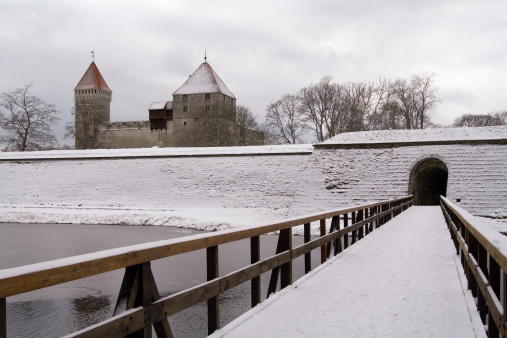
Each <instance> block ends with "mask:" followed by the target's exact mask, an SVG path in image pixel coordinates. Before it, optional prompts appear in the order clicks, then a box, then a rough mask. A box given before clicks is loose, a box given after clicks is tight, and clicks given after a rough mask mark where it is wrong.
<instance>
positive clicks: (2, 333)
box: [0, 298, 7, 338]
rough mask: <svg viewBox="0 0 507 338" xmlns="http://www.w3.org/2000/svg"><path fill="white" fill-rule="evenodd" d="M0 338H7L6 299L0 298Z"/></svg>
mask: <svg viewBox="0 0 507 338" xmlns="http://www.w3.org/2000/svg"><path fill="white" fill-rule="evenodd" d="M0 338H7V298H0Z"/></svg>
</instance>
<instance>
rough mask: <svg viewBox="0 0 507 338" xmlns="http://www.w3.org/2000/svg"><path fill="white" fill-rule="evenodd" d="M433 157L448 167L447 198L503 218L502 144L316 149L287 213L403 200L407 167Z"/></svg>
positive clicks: (506, 168)
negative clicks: (395, 199) (387, 200)
mask: <svg viewBox="0 0 507 338" xmlns="http://www.w3.org/2000/svg"><path fill="white" fill-rule="evenodd" d="M426 158H437V159H439V160H441V161H442V162H444V163H445V165H446V166H447V168H448V182H447V197H448V198H449V199H450V200H451V201H453V202H457V200H458V199H459V200H460V202H458V203H457V204H458V205H460V206H462V207H463V208H465V209H466V210H467V211H469V212H471V213H473V214H475V215H488V216H495V215H497V216H500V215H502V214H503V215H504V216H507V207H506V206H505V201H506V192H507V161H505V158H507V144H505V143H504V144H486V143H476V144H474V143H473V142H471V143H470V144H448V145H445V144H440V145H438V144H435V145H432V144H424V143H423V144H421V145H412V146H393V147H383V146H375V145H371V146H368V147H362V148H361V147H354V146H350V147H336V148H333V146H330V147H322V146H320V147H319V146H318V145H317V146H316V149H315V150H314V152H313V154H312V156H311V157H310V159H309V163H308V165H307V168H308V169H307V172H306V173H305V176H304V179H303V180H302V182H301V183H300V189H299V190H298V193H297V194H296V196H295V199H294V202H293V204H292V206H291V210H290V211H289V213H290V214H304V213H308V212H316V211H318V210H328V209H334V208H341V207H345V206H351V205H357V204H362V203H367V202H376V201H381V200H386V199H391V198H397V197H402V196H405V195H407V194H409V193H411V192H409V191H408V189H409V180H410V173H411V170H412V168H414V166H416V165H417V164H418V163H419V162H420V161H422V160H424V159H426Z"/></svg>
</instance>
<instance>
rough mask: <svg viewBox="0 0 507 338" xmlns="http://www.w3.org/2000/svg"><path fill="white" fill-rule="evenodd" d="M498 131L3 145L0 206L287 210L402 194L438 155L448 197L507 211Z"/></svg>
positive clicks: (470, 207) (488, 211) (505, 135)
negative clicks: (264, 142)
mask: <svg viewBox="0 0 507 338" xmlns="http://www.w3.org/2000/svg"><path fill="white" fill-rule="evenodd" d="M496 128H500V127H496ZM140 130H142V129H140ZM497 131H500V132H499V133H497V135H494V136H493V137H491V139H482V140H481V139H480V138H479V139H470V138H473V137H469V140H457V139H456V140H450V141H449V140H448V141H438V140H437V141H429V142H427V141H425V142H420V141H410V142H394V143H382V142H377V143H361V144H359V143H358V144H353V143H346V142H342V141H340V140H337V141H335V142H334V143H333V140H331V142H326V143H323V144H320V145H315V146H314V148H313V147H312V146H309V145H293V146H259V147H223V148H170V149H168V148H163V149H137V150H135V151H134V150H129V152H131V153H129V152H127V150H103V151H102V152H100V151H98V152H97V151H88V152H84V153H81V152H79V151H69V152H35V153H4V154H1V155H0V171H1V172H2V175H1V176H0V185H1V186H2V194H0V206H11V207H13V206H14V207H23V206H29V205H38V206H41V207H54V206H57V207H60V208H112V209H115V208H116V209H122V208H139V209H143V208H145V209H156V210H170V209H194V210H196V213H199V212H200V210H202V209H206V208H220V209H231V210H232V209H237V208H245V209H252V210H261V209H262V210H271V211H273V212H275V211H276V212H277V213H279V214H283V215H285V216H288V217H292V216H295V215H300V214H305V213H314V212H317V211H320V210H329V209H337V208H342V207H345V206H350V205H357V204H362V203H368V202H376V201H381V200H386V199H391V198H397V197H402V196H405V195H407V194H409V192H410V191H409V185H410V176H411V172H412V171H413V170H414V168H415V167H417V165H418V164H419V163H421V162H422V161H425V160H427V159H435V160H438V161H441V162H443V163H444V164H445V166H446V168H447V170H448V182H447V197H448V198H449V199H450V200H451V201H453V202H455V203H456V202H457V204H458V205H460V206H461V207H463V208H464V209H466V210H467V211H469V212H471V213H473V214H475V215H482V216H490V217H507V208H506V203H505V202H506V199H507V194H506V192H507V161H506V160H505V159H506V158H507V128H503V129H502V128H500V129H497ZM428 133H432V131H428ZM488 133H489V134H490V132H489V131H488V130H485V134H486V135H489V134H488ZM104 154H106V155H107V156H105V157H103V156H104Z"/></svg>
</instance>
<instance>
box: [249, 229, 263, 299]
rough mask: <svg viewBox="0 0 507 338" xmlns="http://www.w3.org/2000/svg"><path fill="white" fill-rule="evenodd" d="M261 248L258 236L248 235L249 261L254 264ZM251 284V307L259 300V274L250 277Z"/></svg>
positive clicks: (259, 257)
mask: <svg viewBox="0 0 507 338" xmlns="http://www.w3.org/2000/svg"><path fill="white" fill-rule="evenodd" d="M260 259H261V250H260V237H259V236H254V237H250V263H251V264H254V263H257V262H258V261H260ZM250 284H251V289H252V291H251V295H252V307H255V306H256V305H257V304H259V303H260V302H261V276H257V277H254V278H252V280H251V281H250Z"/></svg>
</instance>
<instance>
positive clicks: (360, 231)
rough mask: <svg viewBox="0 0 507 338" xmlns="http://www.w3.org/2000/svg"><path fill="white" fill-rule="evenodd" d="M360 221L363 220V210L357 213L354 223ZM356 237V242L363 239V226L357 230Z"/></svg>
mask: <svg viewBox="0 0 507 338" xmlns="http://www.w3.org/2000/svg"><path fill="white" fill-rule="evenodd" d="M362 220H364V218H363V209H361V210H358V211H357V217H356V222H361V221H362ZM357 237H358V240H360V239H363V237H364V225H363V226H362V227H360V228H359V234H358V236H357Z"/></svg>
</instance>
